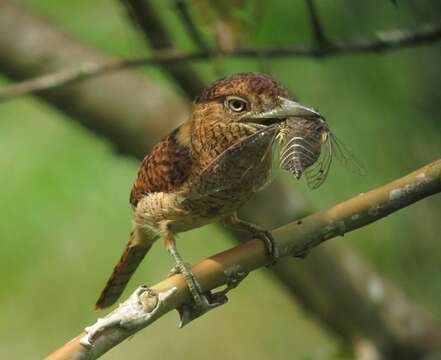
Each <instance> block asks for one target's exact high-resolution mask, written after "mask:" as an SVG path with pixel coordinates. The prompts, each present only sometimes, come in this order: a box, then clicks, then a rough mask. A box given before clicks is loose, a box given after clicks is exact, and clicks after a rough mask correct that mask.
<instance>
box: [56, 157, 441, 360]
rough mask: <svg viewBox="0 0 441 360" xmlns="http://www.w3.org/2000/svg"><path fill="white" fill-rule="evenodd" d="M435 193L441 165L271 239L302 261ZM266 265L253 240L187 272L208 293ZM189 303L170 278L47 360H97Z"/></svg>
mask: <svg viewBox="0 0 441 360" xmlns="http://www.w3.org/2000/svg"><path fill="white" fill-rule="evenodd" d="M439 192H441V160H438V161H436V162H433V163H431V164H429V165H426V166H424V167H422V168H420V169H418V170H417V171H414V172H412V173H410V174H409V175H407V176H405V177H403V178H400V179H398V180H396V181H394V182H391V183H389V184H386V185H383V186H381V187H379V188H376V189H374V190H371V191H369V192H367V193H362V194H360V195H358V196H355V197H353V198H351V199H349V200H346V201H344V202H342V203H340V204H338V205H336V206H334V207H332V208H330V209H328V210H324V211H321V212H318V213H315V214H313V215H310V216H307V217H305V218H303V219H301V220H297V221H295V222H292V223H290V224H288V225H285V226H283V227H281V228H278V229H276V230H275V231H274V232H273V235H274V239H275V241H276V243H277V246H278V247H279V249H280V254H281V256H289V255H291V256H298V257H303V256H304V255H305V254H307V253H308V252H309V251H310V250H311V249H312V248H313V247H316V246H318V245H320V244H321V243H322V242H324V241H326V240H328V239H331V238H333V237H336V236H342V235H344V234H345V233H347V232H349V231H352V230H355V229H358V228H360V227H363V226H366V225H368V224H370V223H372V222H374V221H377V220H379V219H381V218H383V217H385V216H387V215H389V214H391V213H392V212H395V211H397V210H399V209H402V208H404V207H406V206H409V205H411V204H413V203H415V202H416V201H418V200H421V199H423V198H425V197H428V196H430V195H433V194H435V193H439ZM270 261H271V259H269V258H268V256H267V254H266V251H265V246H264V244H263V242H262V241H261V240H256V239H255V240H252V241H249V242H247V243H245V244H242V245H239V246H236V247H235V248H232V249H230V250H227V251H225V252H223V253H220V254H217V255H215V256H212V257H211V258H208V259H206V260H203V261H202V262H200V263H199V264H197V265H195V266H193V267H192V270H193V272H194V274H195V276H196V277H197V278H198V280H199V282H200V284H201V287H202V289H203V290H204V291H209V290H212V289H215V288H217V287H219V286H221V285H224V284H226V282H227V281H228V277H229V276H231V275H232V274H234V273H239V272H244V273H247V272H251V271H253V270H255V269H257V268H259V267H262V266H265V265H267V264H268V263H269V262H270ZM189 299H190V294H189V292H188V289H187V287H186V284H185V281H184V279H183V277H182V275H174V276H172V277H170V278H167V279H166V280H164V281H162V282H160V283H158V284H156V285H155V286H153V287H151V288H147V287H146V286H141V287H139V288H138V289H137V290H136V291H135V292H134V293H133V294H132V295H131V296H130V298H129V299H128V300H127V301H125V302H124V303H122V304H121V305H120V306H119V307H118V308H117V309H116V310H114V311H113V312H111V313H110V314H109V315H107V316H106V317H105V318H104V319H99V320H98V321H97V322H96V323H95V324H93V325H92V326H91V327H88V328H87V329H86V332H84V333H82V334H80V335H79V336H77V337H76V338H74V339H73V340H71V341H70V342H68V343H67V344H66V345H64V346H62V347H61V348H60V349H58V350H57V351H55V352H54V353H53V354H51V355H49V357H48V358H47V359H48V360H49V359H50V360H59V359H96V358H97V357H99V356H101V355H102V354H104V353H105V352H107V351H109V350H110V349H111V348H113V347H114V346H116V345H117V344H119V343H120V342H122V341H123V340H125V339H126V338H128V337H129V336H132V335H133V334H135V333H136V332H138V331H139V330H141V329H142V328H144V327H146V326H148V325H150V324H151V323H152V322H154V321H155V320H157V319H158V318H160V317H161V316H162V315H164V314H165V313H167V312H169V311H172V310H173V309H175V308H176V307H178V306H179V305H182V304H183V303H185V302H187V301H189ZM377 306H380V304H377ZM439 340H440V343H441V339H439Z"/></svg>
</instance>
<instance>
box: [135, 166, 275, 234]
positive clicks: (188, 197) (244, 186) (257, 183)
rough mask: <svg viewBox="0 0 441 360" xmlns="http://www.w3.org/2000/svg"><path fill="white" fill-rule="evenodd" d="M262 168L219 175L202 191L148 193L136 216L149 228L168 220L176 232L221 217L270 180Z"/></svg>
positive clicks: (193, 227) (138, 220) (186, 190)
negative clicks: (240, 173)
mask: <svg viewBox="0 0 441 360" xmlns="http://www.w3.org/2000/svg"><path fill="white" fill-rule="evenodd" d="M260 170H261V171H260V174H256V171H250V174H249V176H241V177H238V178H236V179H234V178H231V177H228V179H226V180H225V179H218V180H217V181H216V184H214V183H211V186H209V187H204V188H203V190H204V191H203V192H201V191H198V190H202V189H198V188H197V187H187V188H186V189H183V190H182V191H180V192H172V193H164V192H158V193H153V194H148V195H146V196H144V197H143V198H142V199H141V200H140V202H139V203H138V206H137V208H136V210H135V214H134V220H135V222H136V223H137V224H138V225H140V226H141V227H146V228H149V229H151V228H156V229H159V228H160V227H161V223H163V222H167V223H168V224H169V226H170V228H171V229H172V230H173V231H174V232H183V231H188V230H191V229H195V228H197V227H200V226H203V225H207V224H210V223H213V222H216V221H219V220H221V219H223V218H225V217H226V216H228V215H230V214H231V213H233V212H234V211H236V210H237V209H238V208H240V207H241V206H242V205H243V204H244V203H246V202H247V201H248V200H249V199H250V197H251V196H252V195H253V194H254V193H255V192H256V191H257V190H258V188H260V187H261V186H262V185H263V184H264V183H265V182H266V181H267V171H265V172H262V170H263V169H260ZM265 170H266V169H265Z"/></svg>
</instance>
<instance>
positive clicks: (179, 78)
mask: <svg viewBox="0 0 441 360" xmlns="http://www.w3.org/2000/svg"><path fill="white" fill-rule="evenodd" d="M120 1H121V2H122V3H123V5H124V6H125V7H126V9H127V11H128V13H129V16H130V18H131V19H132V20H133V22H134V23H135V24H136V25H138V26H139V28H140V29H141V30H142V32H143V34H144V38H145V39H146V40H147V41H148V43H149V44H150V45H151V47H152V48H153V49H155V50H163V49H173V48H174V47H175V46H174V43H173V40H172V38H171V36H170V34H169V32H168V31H167V28H166V27H165V26H164V24H163V22H162V21H161V18H160V16H159V14H158V12H157V11H156V9H155V7H154V6H153V4H152V2H151V1H150V0H120ZM157 65H159V66H160V67H161V68H162V70H164V71H165V72H166V73H167V74H169V75H171V76H172V77H173V79H174V80H175V81H176V83H177V84H178V86H179V87H180V88H181V90H182V91H183V93H184V94H185V95H186V96H187V97H188V98H189V99H190V100H193V99H194V98H195V97H196V96H197V95H199V94H200V92H201V91H202V89H203V88H204V86H205V84H204V82H203V80H202V79H201V78H200V76H199V74H198V73H197V72H196V71H195V70H194V69H193V68H192V67H191V64H188V63H186V62H158V63H157Z"/></svg>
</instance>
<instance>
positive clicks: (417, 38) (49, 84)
mask: <svg viewBox="0 0 441 360" xmlns="http://www.w3.org/2000/svg"><path fill="white" fill-rule="evenodd" d="M440 40H441V24H426V25H424V26H421V27H420V28H418V29H415V30H404V29H403V30H394V31H388V32H382V33H377V34H376V35H375V36H374V37H370V38H364V37H363V38H353V39H349V40H346V41H342V40H335V41H330V40H329V41H327V43H326V47H325V48H323V49H322V50H321V51H320V56H321V57H330V56H339V55H340V56H341V55H348V54H358V53H380V52H385V51H391V50H397V49H402V48H407V47H415V46H422V45H427V44H431V43H434V42H438V41H440ZM317 55H318V54H317V49H316V47H315V46H312V47H311V46H306V45H304V44H294V45H287V46H267V47H261V48H253V47H250V48H238V49H233V50H228V49H214V50H213V51H199V52H190V53H189V52H181V51H177V50H174V49H165V50H158V51H157V52H156V53H155V55H153V56H150V57H134V58H127V59H118V60H110V61H106V62H87V63H83V64H82V65H81V66H79V67H75V68H69V69H66V70H61V71H59V72H56V73H52V74H48V75H43V76H40V77H37V78H34V79H31V80H26V81H23V82H21V83H18V84H15V85H11V86H9V87H6V88H4V89H2V90H0V101H1V100H4V99H7V98H11V97H14V96H19V95H25V94H28V93H32V92H38V91H42V90H47V89H52V88H55V87H59V86H63V85H67V84H71V83H73V82H78V81H80V80H85V79H90V78H92V77H95V76H98V75H102V74H105V73H108V72H111V71H116V70H121V69H125V68H129V67H135V66H141V65H156V66H169V65H176V64H180V63H183V62H190V61H204V60H208V59H211V58H214V57H239V58H257V59H258V58H261V57H262V56H263V57H271V58H282V57H317ZM196 88H199V86H197V87H196ZM192 94H193V92H192Z"/></svg>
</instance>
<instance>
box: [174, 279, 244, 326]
mask: <svg viewBox="0 0 441 360" xmlns="http://www.w3.org/2000/svg"><path fill="white" fill-rule="evenodd" d="M247 275H248V273H247V272H242V271H238V272H234V273H232V274H227V276H228V282H227V286H226V287H225V289H223V290H221V291H218V292H215V293H212V292H210V291H208V292H205V293H201V296H200V297H193V303H192V304H184V305H181V306H180V307H178V313H179V316H180V319H181V321H180V323H179V327H183V326H185V325H187V324H188V323H189V322H191V321H192V320H194V319H196V318H198V317H199V316H201V315H203V314H205V313H206V312H208V311H210V310H212V309H214V308H216V307H218V306H220V305H223V304H225V303H227V302H228V297H227V293H228V292H230V291H231V290H232V289H234V288H236V287H237V286H238V285H239V283H240V282H241V281H242V280H243V279H244V278H245V277H246V276H247ZM196 299H197V300H196ZM200 300H201V301H200Z"/></svg>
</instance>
